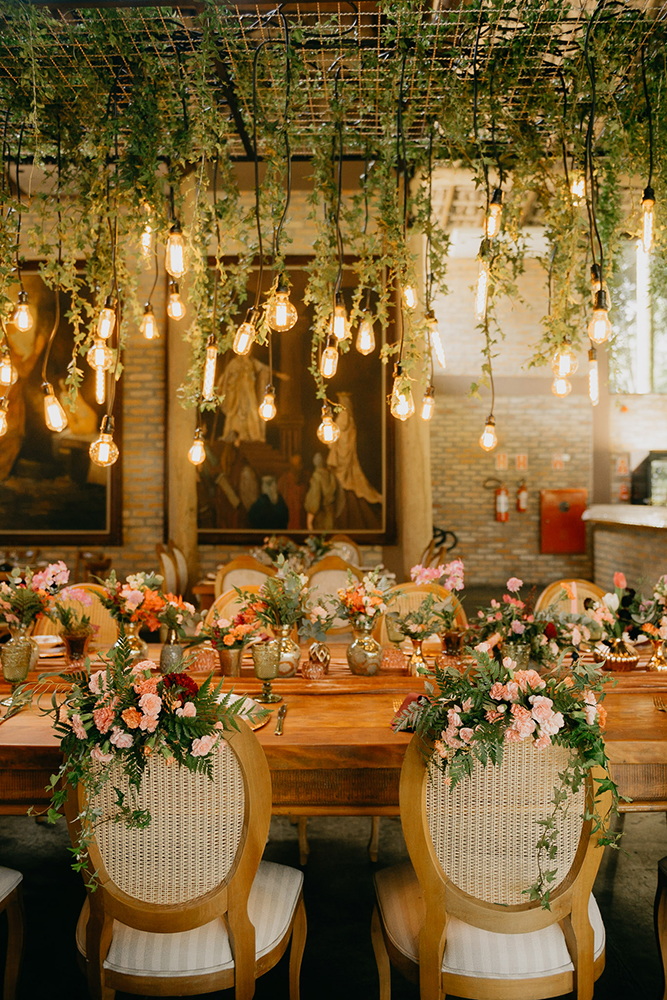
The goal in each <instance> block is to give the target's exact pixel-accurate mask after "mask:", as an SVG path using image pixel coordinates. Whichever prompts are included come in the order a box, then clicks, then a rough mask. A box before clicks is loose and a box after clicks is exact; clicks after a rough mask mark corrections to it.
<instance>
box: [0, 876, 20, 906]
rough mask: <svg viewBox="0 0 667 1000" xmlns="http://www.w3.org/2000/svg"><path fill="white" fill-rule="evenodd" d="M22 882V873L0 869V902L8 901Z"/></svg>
mask: <svg viewBox="0 0 667 1000" xmlns="http://www.w3.org/2000/svg"><path fill="white" fill-rule="evenodd" d="M22 881H23V875H21V872H17V871H14V869H13V868H0V902H1V901H2V900H3V899H6V898H7V896H8V895H9V894H10V892H13V891H14V889H15V888H16V886H17V885H19V883H20V882H22Z"/></svg>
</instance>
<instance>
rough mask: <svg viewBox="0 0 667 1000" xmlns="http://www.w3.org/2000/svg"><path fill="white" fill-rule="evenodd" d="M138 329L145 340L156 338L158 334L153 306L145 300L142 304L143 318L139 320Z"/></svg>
mask: <svg viewBox="0 0 667 1000" xmlns="http://www.w3.org/2000/svg"><path fill="white" fill-rule="evenodd" d="M139 330H140V332H141V333H142V334H143V335H144V339H145V340H157V339H158V338H159V336H160V331H159V330H158V328H157V320H156V319H155V313H154V312H153V306H152V305H151V304H150V302H147V303H146V305H145V306H144V318H143V319H142V321H141V326H140V327H139Z"/></svg>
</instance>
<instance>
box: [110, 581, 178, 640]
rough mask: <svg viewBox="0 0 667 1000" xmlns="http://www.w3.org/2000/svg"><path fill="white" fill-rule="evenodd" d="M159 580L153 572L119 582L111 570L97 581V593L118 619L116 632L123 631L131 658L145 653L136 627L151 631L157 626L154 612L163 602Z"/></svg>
mask: <svg viewBox="0 0 667 1000" xmlns="http://www.w3.org/2000/svg"><path fill="white" fill-rule="evenodd" d="M162 582H163V578H162V577H161V576H159V575H158V574H157V573H133V574H131V575H130V576H128V577H127V579H126V581H125V583H121V582H120V580H118V578H117V577H116V573H115V571H114V570H112V571H111V573H110V574H109V576H108V577H107V579H106V580H103V581H101V583H102V585H103V587H104V593H103V594H100V601H101V602H102V604H103V605H104V607H105V608H106V609H107V611H108V612H109V614H110V615H111V616H112V618H115V619H116V621H117V622H118V626H119V635H120V634H125V633H126V632H127V634H128V640H129V643H130V647H131V649H132V651H133V653H134V656H135V658H145V657H146V654H147V652H148V647H147V646H146V643H145V642H144V641H143V640H142V639H141V638H140V637H139V629H140V628H142V627H146V628H148V629H149V630H150V631H151V632H155V631H157V629H159V627H160V619H159V617H158V615H159V614H160V613H161V612H162V610H163V608H164V604H165V599H164V595H163V594H162V592H161V590H162Z"/></svg>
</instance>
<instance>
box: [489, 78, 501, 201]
mask: <svg viewBox="0 0 667 1000" xmlns="http://www.w3.org/2000/svg"><path fill="white" fill-rule="evenodd" d="M495 71H496V60H495V59H494V60H493V62H492V63H491V72H490V73H489V103H490V104H491V145H492V148H493V158H494V160H495V161H496V163H497V165H498V187H499V188H502V186H503V177H504V174H503V165H502V163H501V161H500V155H499V153H498V144H497V142H496V113H495V110H494V108H495V104H494V99H493V97H494V95H493V77H494V74H495Z"/></svg>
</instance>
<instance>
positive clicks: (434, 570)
mask: <svg viewBox="0 0 667 1000" xmlns="http://www.w3.org/2000/svg"><path fill="white" fill-rule="evenodd" d="M442 574H443V568H442V566H422V565H421V563H418V564H417V565H416V566H413V567H412V569H411V570H410V578H411V579H412V580H414V582H415V583H416V584H417V586H418V587H422V586H423V585H424V584H425V583H433V581H434V580H439V579H440V577H441V576H442Z"/></svg>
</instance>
